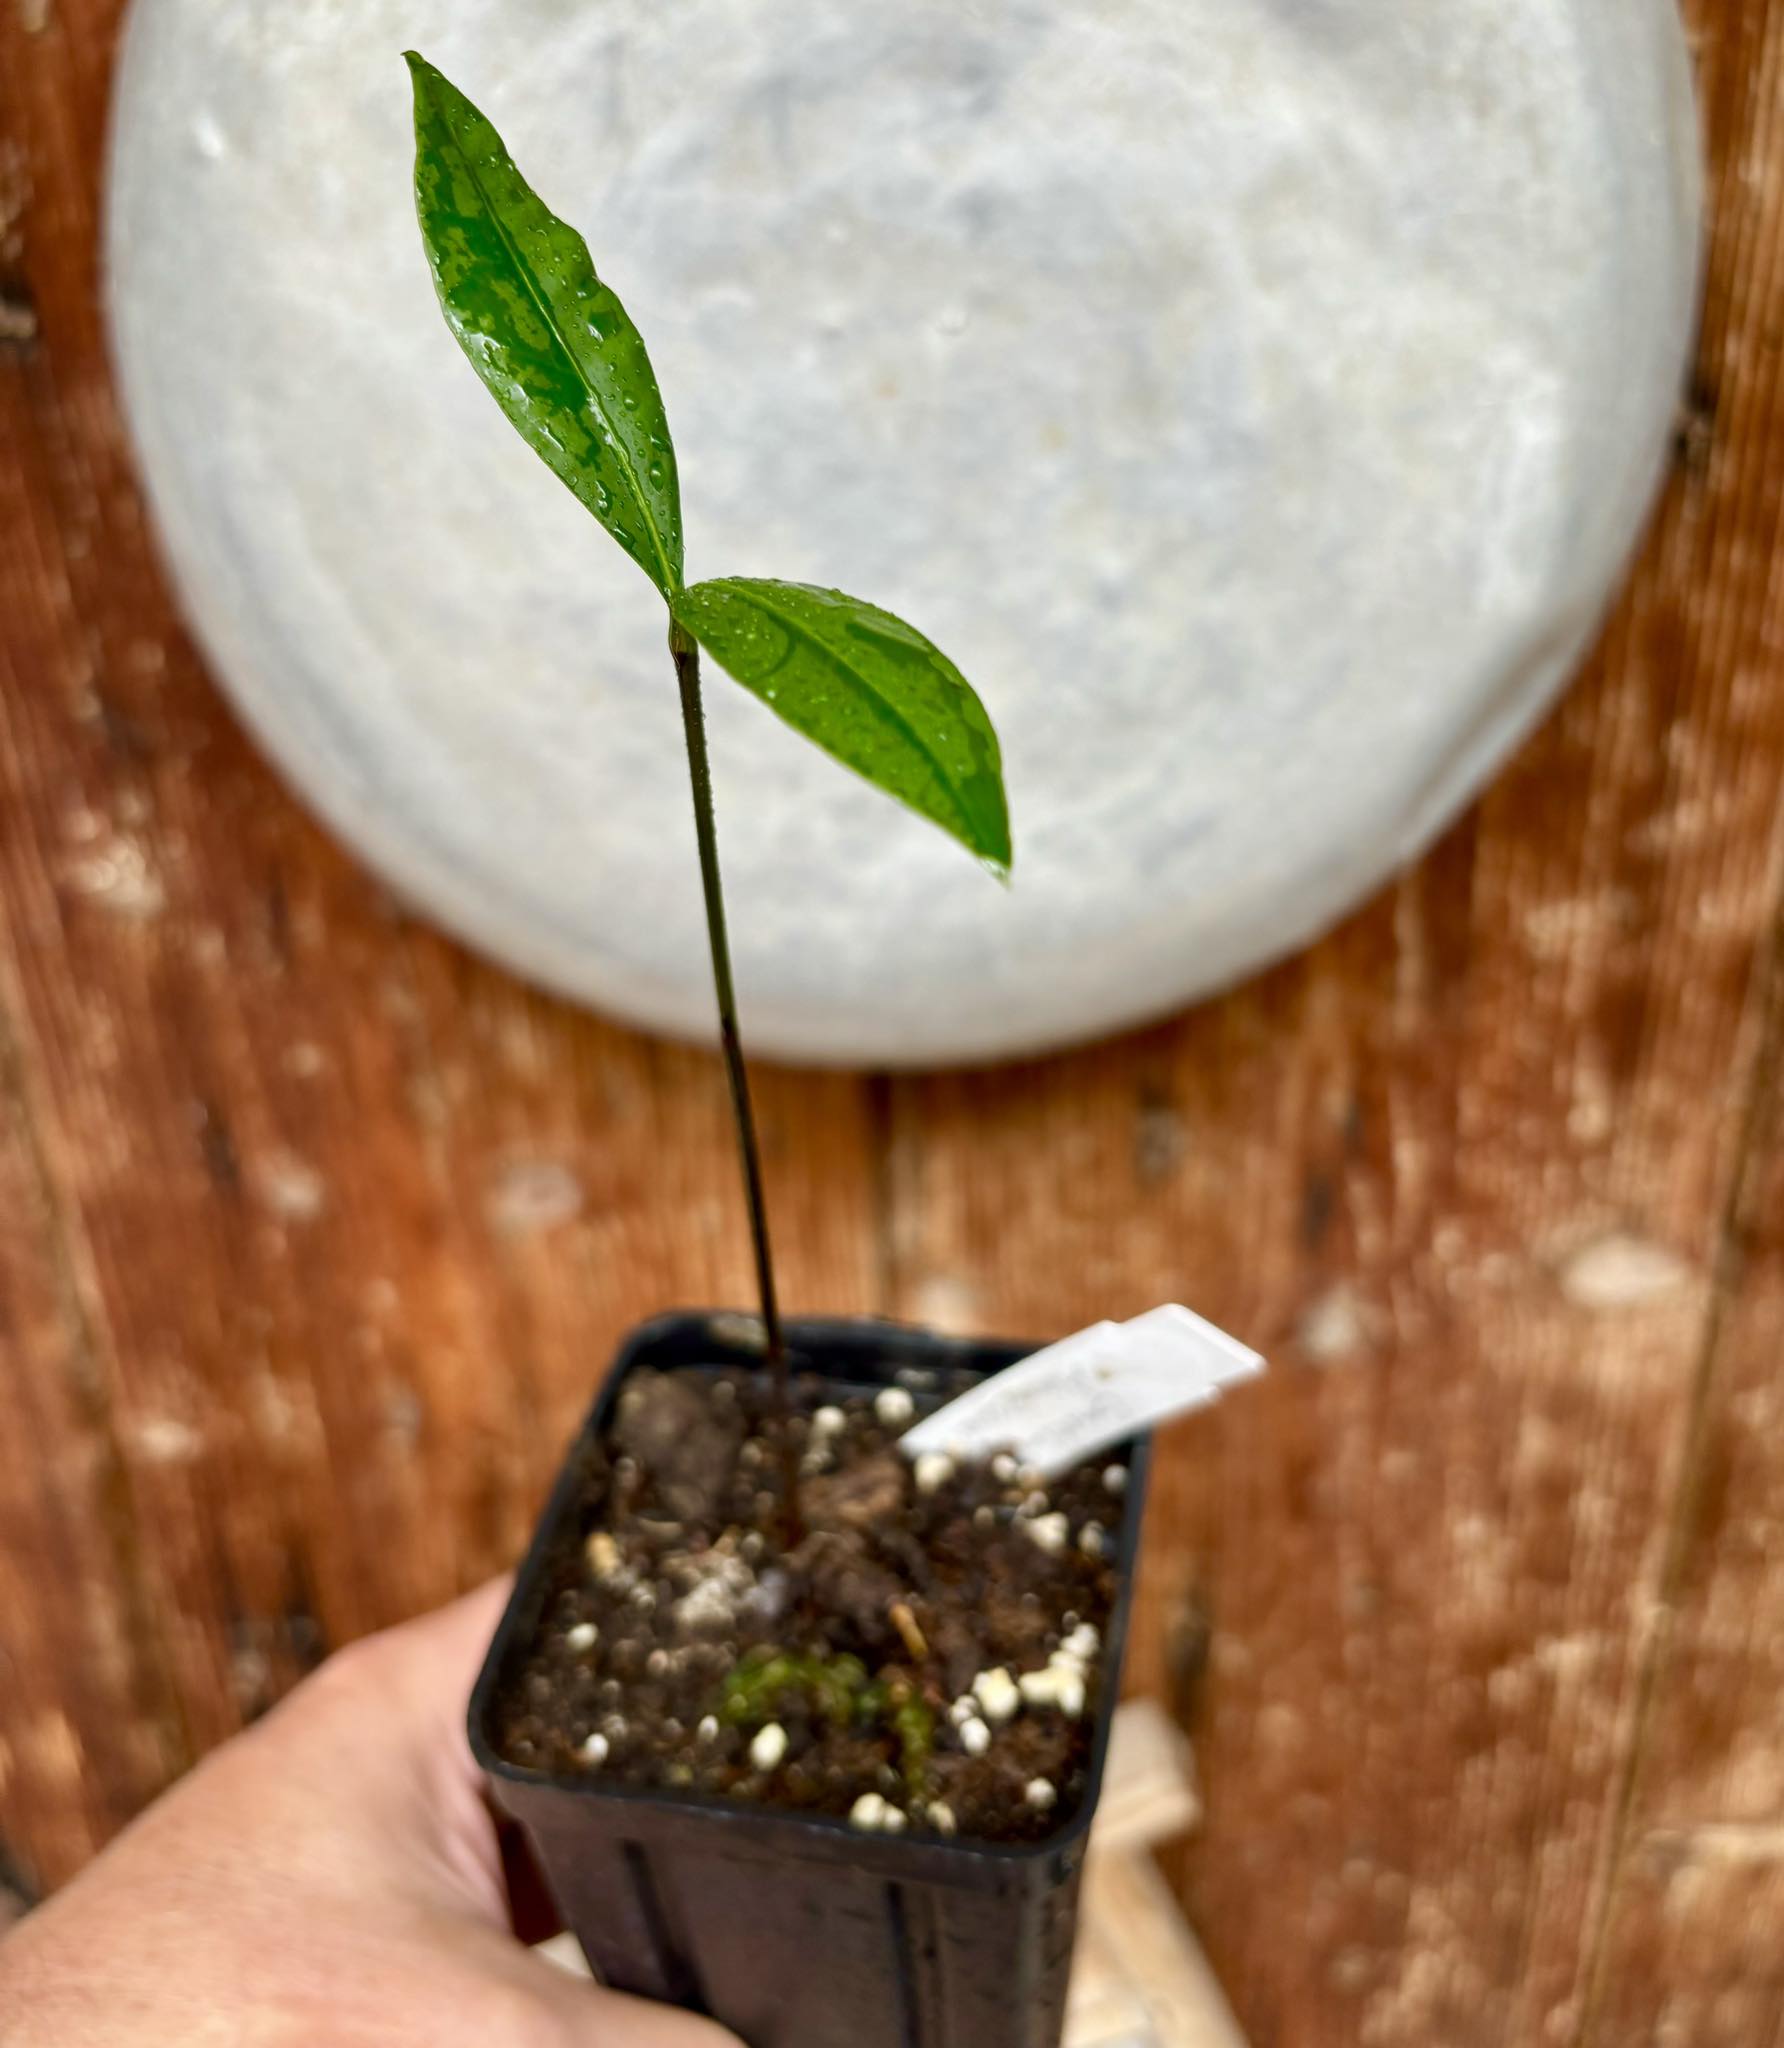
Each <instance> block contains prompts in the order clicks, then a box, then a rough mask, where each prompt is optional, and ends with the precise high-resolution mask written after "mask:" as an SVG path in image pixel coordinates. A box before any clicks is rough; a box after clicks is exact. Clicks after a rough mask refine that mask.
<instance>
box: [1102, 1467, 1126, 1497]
mask: <svg viewBox="0 0 1784 2048" xmlns="http://www.w3.org/2000/svg"><path fill="white" fill-rule="evenodd" d="M1103 1487H1104V1490H1105V1491H1106V1492H1108V1493H1125V1492H1126V1491H1127V1467H1126V1466H1125V1465H1105V1466H1104V1467H1103Z"/></svg>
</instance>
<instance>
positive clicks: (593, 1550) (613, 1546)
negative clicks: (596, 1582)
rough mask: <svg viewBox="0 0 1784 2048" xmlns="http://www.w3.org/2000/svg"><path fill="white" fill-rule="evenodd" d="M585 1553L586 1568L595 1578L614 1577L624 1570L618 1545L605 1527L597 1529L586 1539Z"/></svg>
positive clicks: (609, 1578) (623, 1561) (610, 1578)
mask: <svg viewBox="0 0 1784 2048" xmlns="http://www.w3.org/2000/svg"><path fill="white" fill-rule="evenodd" d="M587 1555H588V1568H589V1570H590V1571H591V1572H593V1573H594V1575H595V1577H596V1578H597V1579H607V1580H612V1579H616V1578H618V1577H619V1575H620V1573H621V1572H622V1571H624V1570H625V1560H624V1559H623V1558H622V1557H621V1555H620V1548H619V1545H618V1544H617V1543H616V1542H615V1541H614V1540H613V1538H612V1537H611V1536H610V1535H608V1533H607V1531H606V1530H605V1529H597V1530H596V1531H595V1533H594V1534H593V1535H592V1536H591V1537H590V1538H589V1539H588V1552H587Z"/></svg>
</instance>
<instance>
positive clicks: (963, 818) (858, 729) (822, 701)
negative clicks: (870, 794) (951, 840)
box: [670, 576, 1010, 875]
mask: <svg viewBox="0 0 1784 2048" xmlns="http://www.w3.org/2000/svg"><path fill="white" fill-rule="evenodd" d="M670 609H671V611H672V612H673V613H674V616H675V619H676V622H677V624H679V625H680V626H681V627H682V628H683V629H684V630H685V631H687V632H689V633H691V634H692V635H693V636H694V638H695V639H696V640H698V641H699V643H700V645H701V646H702V647H704V648H705V649H706V651H707V653H708V654H710V655H711V656H712V658H713V660H714V661H716V662H717V663H718V664H719V666H720V667H721V668H722V669H724V670H725V671H726V672H727V673H728V674H730V675H732V676H734V677H735V678H736V680H737V681H738V682H740V683H741V684H742V685H743V687H744V688H745V689H746V690H749V691H751V692H753V693H754V694H755V695H756V696H758V697H760V698H761V699H762V701H763V703H765V704H766V705H768V707H769V708H770V709H771V710H773V711H777V712H778V713H779V714H780V716H781V717H782V718H784V719H785V720H786V721H787V723H788V724H789V725H790V726H792V727H793V728H794V729H795V730H796V731H798V732H802V733H804V734H805V736H806V738H807V739H809V740H815V741H816V742H817V744H818V745H819V746H820V747H822V748H824V749H825V751H826V752H827V753H831V754H834V755H835V756H836V758H837V759H838V760H839V761H841V762H843V763H844V764H845V765H846V766H848V767H850V768H853V769H854V770H855V771H856V772H857V773H858V774H861V775H864V776H866V778H867V779H868V781H869V782H871V783H873V784H874V785H875V786H876V787H877V788H880V789H883V790H885V792H886V793H887V794H888V795H889V796H895V797H897V798H898V799H899V801H900V802H901V803H906V804H908V805H909V806H910V807H911V809H912V810H913V811H917V812H919V813H921V815H922V816H923V817H925V818H931V819H933V820H934V821H935V823H936V824H938V825H939V826H941V828H942V830H943V831H944V832H951V833H953V835H954V837H955V838H956V839H958V840H960V841H961V842H962V843H963V844H964V845H966V846H967V847H969V848H970V849H971V850H972V851H973V852H974V853H976V854H977V855H978V856H979V858H980V859H981V860H982V861H984V862H985V863H986V864H987V865H988V866H990V867H992V868H994V869H995V870H996V871H997V872H998V873H999V874H1000V875H1002V874H1008V872H1009V868H1010V817H1009V811H1008V808H1007V806H1006V804H1005V801H1004V786H1003V762H1002V757H1001V756H1000V754H999V752H998V745H997V734H996V733H995V732H994V731H993V730H992V727H991V720H990V718H989V717H988V716H987V715H986V712H985V707H984V705H983V704H981V703H980V702H979V700H978V698H977V697H976V696H975V695H974V694H973V688H972V685H971V684H970V683H969V682H968V681H967V680H966V678H965V677H964V676H963V675H962V674H961V673H960V671H959V670H958V669H957V668H956V667H955V666H954V664H953V663H952V662H951V661H950V660H949V659H948V657H947V656H946V655H945V654H944V653H943V652H942V651H941V649H940V648H939V647H937V646H935V645H934V644H933V643H932V642H930V641H928V640H925V639H924V637H923V635H922V634H921V633H919V632H918V631H917V630H916V629H915V628H914V627H912V626H907V625H906V624H905V622H904V621H903V620H902V619H899V618H894V617H893V615H892V614H891V613H890V612H883V611H881V610H880V609H879V607H878V606H877V605H871V604H863V603H862V601H861V600H860V598H858V597H845V596H844V595H843V594H842V592H841V591H840V590H819V589H816V588H814V587H813V586H812V585H811V584H809V583H770V582H763V581H757V580H755V579H753V578H746V577H740V576H729V577H724V578H721V579H720V580H719V581H717V582H714V583H696V584H695V585H694V587H693V588H692V589H691V590H683V591H679V592H678V593H677V594H676V595H675V597H674V598H673V599H671V601H670Z"/></svg>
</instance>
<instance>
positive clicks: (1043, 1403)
mask: <svg viewBox="0 0 1784 2048" xmlns="http://www.w3.org/2000/svg"><path fill="white" fill-rule="evenodd" d="M1263 1367H1264V1361H1263V1359H1262V1357H1260V1355H1259V1354H1258V1353H1257V1352H1255V1351H1253V1350H1251V1349H1250V1348H1249V1347H1248V1346H1246V1345H1244V1344H1241V1343H1240V1342H1239V1340H1238V1339H1237V1338H1236V1337H1229V1336H1228V1335H1227V1333H1226V1332H1225V1331H1224V1330H1220V1329H1216V1328H1215V1326H1214V1325H1213V1324H1212V1323H1210V1322H1207V1321H1205V1320H1204V1319H1203V1318H1202V1317H1201V1316H1198V1315H1195V1314H1193V1313H1192V1312H1191V1311H1190V1310H1189V1309H1186V1308H1183V1307H1181V1306H1180V1305H1179V1304H1178V1303H1176V1302H1174V1301H1168V1302H1166V1303H1165V1304H1164V1305H1163V1307H1161V1308H1154V1309H1148V1310H1147V1312H1146V1313H1145V1314H1144V1315H1142V1316H1135V1317H1134V1318H1133V1320H1132V1321H1131V1322H1126V1323H1092V1324H1091V1326H1090V1328H1089V1329H1087V1330H1080V1331H1079V1332H1078V1333H1077V1335H1076V1336H1075V1337H1062V1338H1061V1339H1060V1341H1059V1342H1058V1343H1057V1344H1049V1345H1048V1346H1047V1348H1046V1349H1045V1350H1044V1351H1037V1352H1035V1353H1033V1355H1032V1356H1030V1357H1028V1358H1024V1359H1022V1360H1021V1361H1020V1362H1019V1363H1018V1364H1016V1365H1012V1366H1007V1367H1006V1368H1005V1369H1004V1370H1003V1371H1002V1372H1000V1373H994V1374H993V1375H992V1376H991V1378H990V1379H988V1380H985V1381H984V1382H982V1384H980V1385H979V1386H976V1387H974V1388H973V1389H972V1390H971V1392H970V1393H965V1394H962V1395H961V1396H960V1398H959V1399H958V1400H957V1401H950V1402H949V1403H948V1405H947V1406H946V1407H945V1408H938V1409H937V1410H936V1411H935V1413H934V1414H933V1415H926V1416H925V1417H924V1418H923V1420H922V1421H921V1422H919V1423H917V1424H916V1425H915V1426H914V1427H913V1428H911V1429H908V1430H906V1431H905V1433H904V1435H903V1436H902V1437H901V1438H900V1439H899V1445H898V1447H899V1449H900V1450H901V1451H903V1452H904V1454H905V1455H906V1456H907V1457H910V1458H916V1457H921V1456H922V1455H924V1453H926V1452H931V1451H944V1452H948V1453H951V1454H952V1455H953V1456H955V1457H960V1458H985V1457H989V1456H991V1455H992V1453H994V1452H996V1451H1008V1452H1011V1453H1012V1454H1013V1455H1014V1456H1016V1457H1017V1458H1019V1459H1021V1461H1022V1463H1023V1464H1024V1465H1026V1466H1029V1467H1031V1468H1032V1469H1033V1470H1034V1471H1036V1472H1038V1473H1040V1474H1041V1476H1042V1477H1043V1478H1045V1479H1052V1478H1056V1477H1057V1476H1058V1475H1059V1474H1060V1473H1061V1472H1064V1471H1067V1470H1069V1469H1070V1468H1071V1467H1072V1466H1073V1465H1075V1464H1077V1463H1078V1461H1079V1460H1080V1459H1082V1458H1088V1457H1090V1456H1091V1455H1092V1454H1093V1453H1094V1452H1096V1451H1101V1450H1106V1449H1107V1448H1108V1447H1109V1445H1110V1444H1116V1443H1120V1442H1122V1441H1123V1440H1124V1439H1125V1438H1127V1437H1130V1436H1137V1435H1138V1434H1139V1432H1140V1431H1141V1430H1144V1429H1151V1428H1153V1427H1155V1426H1156V1425H1157V1424H1158V1423H1161V1422H1168V1421H1169V1420H1170V1419H1171V1418H1172V1417H1173V1416H1175V1415H1182V1414H1184V1413H1186V1412H1187V1411H1188V1410H1190V1409H1192V1408H1206V1407H1207V1406H1209V1404H1210V1403H1212V1402H1214V1401H1217V1400H1218V1399H1219V1398H1220V1396H1221V1394H1222V1392H1223V1391H1224V1390H1225V1389H1226V1388H1227V1387H1230V1386H1232V1385H1234V1384H1235V1383H1236V1382H1237V1381H1239V1380H1248V1379H1251V1378H1253V1377H1254V1376H1255V1375H1256V1374H1258V1373H1260V1372H1261V1371H1262V1370H1263Z"/></svg>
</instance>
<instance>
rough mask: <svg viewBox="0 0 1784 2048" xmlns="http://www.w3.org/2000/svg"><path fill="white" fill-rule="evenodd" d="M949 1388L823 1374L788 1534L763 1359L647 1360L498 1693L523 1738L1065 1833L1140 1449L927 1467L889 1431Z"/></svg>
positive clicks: (806, 1394) (957, 1819)
mask: <svg viewBox="0 0 1784 2048" xmlns="http://www.w3.org/2000/svg"><path fill="white" fill-rule="evenodd" d="M936 1398H937V1397H936V1396H935V1395H933V1394H932V1395H929V1396H927V1397H925V1396H923V1395H919V1396H918V1397H917V1400H916V1402H915V1403H914V1404H913V1403H912V1401H911V1397H910V1396H909V1395H908V1394H906V1393H905V1392H904V1390H902V1389H898V1390H894V1391H893V1392H892V1393H891V1394H890V1395H888V1394H887V1393H885V1392H881V1393H880V1394H878V1395H876V1394H875V1393H874V1392H873V1391H872V1390H869V1389H862V1390H860V1391H855V1392H850V1393H848V1394H846V1395H840V1394H834V1393H833V1394H832V1395H831V1396H827V1395H826V1394H825V1392H824V1391H823V1389H822V1388H821V1387H820V1386H818V1385H816V1384H807V1385H804V1386H802V1387H801V1388H800V1389H799V1390H798V1392H797V1407H798V1410H799V1412H798V1413H796V1414H795V1416H794V1417H793V1429H794V1432H795V1437H796V1443H797V1448H798V1452H799V1458H800V1464H801V1468H802V1472H803V1475H804V1476H803V1479H802V1483H801V1487H800V1491H801V1494H802V1506H803V1513H804V1528H803V1529H802V1530H801V1531H800V1532H799V1534H798V1539H797V1541H796V1542H793V1543H791V1544H789V1541H788V1537H789V1534H790V1532H789V1531H788V1529H787V1526H786V1518H785V1514H784V1509H783V1503H782V1499H781V1489H780V1484H779V1478H778V1474H779V1470H780V1458H779V1450H778V1447H777V1444H776V1442H775V1437H774V1424H773V1422H772V1420H771V1419H770V1413H769V1408H770V1395H769V1390H768V1388H767V1386H766V1384H765V1383H764V1382H763V1379H762V1376H760V1375H757V1374H752V1373H748V1372H739V1371H724V1372H700V1371H684V1372H671V1373H656V1372H640V1373H636V1374H634V1375H633V1377H632V1378H631V1380H630V1381H629V1382H628V1384H627V1386H626V1388H625V1390H624V1392H623V1393H622V1394H621V1396H620V1399H619V1402H618V1404H617V1406H616V1409H615V1413H614V1421H613V1423H612V1426H611V1428H610V1430H609V1432H608V1435H607V1438H606V1441H605V1442H604V1443H603V1444H602V1445H601V1446H600V1448H599V1449H598V1450H597V1452H596V1453H595V1454H594V1456H593V1458H592V1460H591V1461H590V1466H589V1470H588V1473H587V1495H586V1506H585V1507H584V1509H583V1512H582V1515H581V1518H580V1527H579V1539H578V1543H577V1547H576V1548H575V1549H574V1550H573V1551H572V1552H571V1553H570V1554H568V1555H566V1556H565V1558H564V1559H563V1560H562V1563H561V1565H560V1568H559V1573H558V1580H557V1586H556V1590H555V1592H554V1594H553V1597H552V1598H551V1600H550V1601H549V1602H548V1603H547V1607H546V1610H545V1616H544V1620H543V1622H542V1624H541V1627H540V1631H539V1634H538V1636H537V1637H536V1639H535V1640H534V1642H533V1644H532V1645H531V1647H530V1648H529V1650H528V1651H527V1653H526V1655H525V1656H524V1657H523V1658H522V1659H521V1660H520V1661H519V1663H518V1666H517V1668H516V1669H514V1670H513V1671H511V1672H510V1674H509V1676H508V1679H507V1682H506V1685H505V1687H504V1691H503V1693H502V1696H501V1698H500V1700H499V1701H498V1704H497V1708H496V1713H495V1717H494V1718H495V1728H496V1733H497V1743H498V1747H499V1749H500V1751H501V1753H502V1755H503V1756H505V1757H506V1758H507V1759H508V1760H509V1761H510V1762H511V1763H514V1764H518V1765H521V1766H523V1767H525V1768H529V1769H533V1770H544V1771H549V1772H551V1773H552V1774H554V1775H557V1776H562V1777H578V1776H598V1777H599V1778H600V1779H601V1780H602V1781H603V1782H610V1783H619V1784H625V1785H632V1786H646V1787H652V1788H656V1789H659V1790H665V1791H680V1792H691V1793H699V1794H705V1795H708V1796H718V1797H721V1798H727V1799H738V1800H748V1801H753V1802H758V1803H761V1804H766V1805H772V1806H775V1807H778V1808H783V1809H789V1808H790V1809H798V1810H804V1811H808V1812H814V1813H826V1814H835V1815H838V1816H843V1817H850V1818H852V1819H853V1821H854V1823H855V1825H857V1826H860V1827H865V1828H868V1829H872V1830H875V1831H880V1830H883V1831H886V1832H897V1831H902V1830H910V1831H921V1832H928V1833H931V1834H934V1833H942V1834H949V1833H956V1832H957V1833H959V1834H961V1835H963V1836H970V1837H976V1838H978V1839H981V1840H992V1841H1000V1842H1011V1841H1030V1840H1038V1839H1040V1838H1042V1837H1045V1836H1047V1835H1050V1834H1052V1833H1054V1832H1055V1831H1056V1830H1057V1829H1058V1828H1059V1827H1060V1826H1062V1825H1063V1824H1064V1822H1065V1821H1067V1820H1068V1819H1069V1818H1070V1817H1071V1815H1072V1813H1073V1811H1074V1810H1075V1809H1076V1807H1077V1806H1078V1804H1079V1802H1080V1801H1081V1799H1082V1796H1083V1791H1084V1776H1085V1771H1086V1768H1087V1766H1088V1763H1089V1758H1090V1748H1091V1733H1092V1729H1093V1727H1094V1725H1095V1720H1096V1713H1097V1706H1098V1697H1099V1688H1100V1686H1101V1684H1102V1682H1103V1677H1104V1672H1103V1654H1102V1641H1103V1636H1104V1634H1105V1633H1106V1630H1107V1625H1108V1619H1109V1614H1110V1610H1111V1607H1112V1605H1113V1602H1114V1597H1115V1571H1114V1562H1113V1560H1114V1556H1115V1551H1116V1543H1117V1534H1118V1531H1119V1529H1120V1526H1121V1520H1122V1511H1123V1506H1124V1502H1123V1500H1122V1498H1121V1495H1122V1492H1123V1490H1124V1488H1125V1485H1126V1476H1127V1475H1126V1466H1125V1463H1124V1462H1123V1461H1122V1460H1121V1459H1120V1458H1119V1457H1117V1458H1116V1459H1114V1460H1113V1461H1111V1460H1110V1459H1109V1458H1107V1457H1103V1458H1098V1459H1096V1460H1094V1461H1092V1462H1091V1463H1089V1464H1087V1465H1083V1466H1080V1467H1078V1468H1077V1469H1076V1470H1074V1471H1072V1472H1071V1473H1069V1474H1067V1475H1066V1476H1065V1477H1064V1478H1062V1479H1057V1480H1054V1481H1052V1482H1051V1483H1050V1484H1046V1485H1043V1484H1041V1483H1040V1482H1039V1481H1038V1480H1036V1479H1035V1478H1034V1476H1033V1475H1032V1474H1024V1473H1021V1472H1020V1471H1019V1470H1018V1469H1017V1467H1016V1464H1015V1461H1014V1459H1012V1458H1009V1457H1001V1458H996V1459H992V1460H991V1461H989V1463H987V1464H984V1465H962V1466H959V1467H957V1468H956V1467H948V1468H947V1469H946V1470H945V1471H944V1470H943V1469H942V1468H941V1467H940V1466H931V1465H930V1464H928V1463H920V1464H918V1465H917V1466H915V1467H913V1465H912V1463H911V1461H910V1460H908V1459H907V1458H906V1457H905V1456H904V1455H903V1453H901V1452H900V1451H899V1450H898V1449H897V1448H896V1440H897V1438H898V1437H899V1436H900V1435H901V1434H902V1433H903V1431H904V1429H906V1428H907V1427H909V1424H910V1422H911V1421H912V1420H914V1419H915V1416H916V1414H918V1413H921V1412H922V1410H923V1409H924V1408H926V1407H928V1406H931V1405H933V1404H934V1401H935V1399H936ZM876 1402H877V1406H876ZM906 1408H908V1409H909V1411H910V1412H908V1413H901V1412H900V1411H901V1409H906ZM944 1463H945V1461H944Z"/></svg>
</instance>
